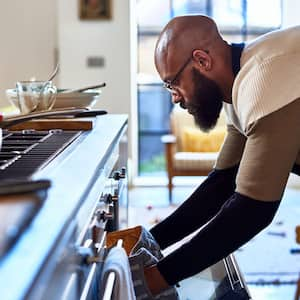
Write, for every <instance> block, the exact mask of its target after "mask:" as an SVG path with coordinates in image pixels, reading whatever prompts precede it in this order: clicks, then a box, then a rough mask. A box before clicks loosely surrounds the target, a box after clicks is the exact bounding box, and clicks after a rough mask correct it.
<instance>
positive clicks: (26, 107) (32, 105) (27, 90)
mask: <svg viewBox="0 0 300 300" xmlns="http://www.w3.org/2000/svg"><path fill="white" fill-rule="evenodd" d="M16 91H17V99H16V100H17V101H16V102H13V104H14V105H15V106H17V108H19V110H20V113H21V114H28V113H31V112H34V111H44V110H49V109H51V108H52V107H53V105H54V102H55V97H56V92H57V89H56V87H55V86H54V85H53V84H52V82H51V81H19V82H17V83H16Z"/></svg>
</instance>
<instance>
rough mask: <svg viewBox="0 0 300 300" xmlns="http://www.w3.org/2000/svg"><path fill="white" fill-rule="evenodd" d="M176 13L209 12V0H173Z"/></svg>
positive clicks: (176, 14)
mask: <svg viewBox="0 0 300 300" xmlns="http://www.w3.org/2000/svg"><path fill="white" fill-rule="evenodd" d="M173 11H174V15H175V16H178V15H187V14H207V0H173Z"/></svg>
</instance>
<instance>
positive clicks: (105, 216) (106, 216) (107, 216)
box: [97, 210, 113, 222]
mask: <svg viewBox="0 0 300 300" xmlns="http://www.w3.org/2000/svg"><path fill="white" fill-rule="evenodd" d="M97 218H98V220H99V221H103V222H105V221H109V220H112V219H113V213H112V212H109V213H108V212H106V211H104V210H102V211H101V212H97Z"/></svg>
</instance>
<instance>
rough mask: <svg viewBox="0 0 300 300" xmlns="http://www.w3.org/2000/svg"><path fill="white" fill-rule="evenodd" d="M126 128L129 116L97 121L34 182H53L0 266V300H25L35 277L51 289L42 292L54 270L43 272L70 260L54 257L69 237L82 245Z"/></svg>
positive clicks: (36, 174)
mask: <svg viewBox="0 0 300 300" xmlns="http://www.w3.org/2000/svg"><path fill="white" fill-rule="evenodd" d="M126 128H127V116H126V115H110V114H108V115H103V116H99V117H97V121H96V124H95V128H94V129H93V130H92V131H89V132H83V133H82V134H81V135H80V136H79V137H78V138H77V139H76V140H75V141H73V142H72V144H71V145H69V146H68V147H67V148H66V149H65V150H64V151H63V152H62V153H60V154H59V155H58V156H57V157H56V158H55V159H54V160H53V161H51V162H50V163H49V164H48V165H47V166H46V167H45V168H43V169H42V170H41V171H38V172H37V173H35V174H34V175H33V176H32V178H33V179H49V180H50V181H51V183H52V184H51V188H50V189H49V191H48V195H47V199H46V201H45V203H44V205H43V206H42V207H41V209H40V211H39V212H38V213H37V215H36V216H35V217H34V219H33V221H32V222H31V224H30V226H28V228H27V229H26V230H25V231H24V233H23V234H22V235H21V237H20V238H19V239H18V241H17V242H16V243H15V245H14V247H13V248H12V249H11V250H10V251H9V253H8V254H7V255H6V256H4V257H3V258H2V260H1V262H0V278H1V280H0V295H1V299H5V300H9V299H14V300H15V299H23V298H24V297H26V295H27V294H28V292H29V291H30V290H31V289H32V287H33V286H34V285H36V280H37V277H39V279H38V280H39V281H40V283H41V284H39V288H40V289H41V290H45V289H46V288H47V286H46V287H45V286H43V282H46V281H47V280H46V279H47V277H49V276H51V268H54V265H55V264H52V267H50V268H48V269H49V271H48V272H47V273H43V272H42V270H43V269H44V267H45V266H46V265H47V266H49V265H50V264H51V262H52V261H55V259H58V258H59V259H62V257H64V258H65V259H68V255H69V254H70V255H71V254H72V251H70V252H69V253H65V256H62V255H59V256H57V255H54V252H57V251H65V250H63V249H59V247H57V245H59V244H60V243H61V241H62V240H63V239H64V236H65V235H66V234H68V236H69V237H68V238H70V237H71V238H72V237H73V239H74V244H75V245H76V244H78V245H79V244H80V243H81V242H82V241H83V239H84V235H83V230H82V228H83V227H86V226H87V225H86V221H87V220H88V219H89V218H91V217H92V212H93V211H94V209H95V207H96V205H97V202H98V201H99V193H100V192H101V187H103V186H104V185H105V181H106V180H107V177H108V176H109V175H110V173H111V172H112V169H113V166H114V165H115V164H116V161H117V160H118V159H119V143H120V139H121V138H124V135H125V134H124V132H125V131H126ZM95 199H98V201H95ZM83 205H84V209H82V207H83ZM56 263H58V262H56ZM52 271H53V270H52ZM41 273H43V274H42V276H41ZM41 277H42V278H41ZM42 292H44V291H41V294H42ZM37 295H39V294H38V293H37Z"/></svg>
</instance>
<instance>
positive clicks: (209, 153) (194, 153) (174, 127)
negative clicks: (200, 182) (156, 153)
mask: <svg viewBox="0 0 300 300" xmlns="http://www.w3.org/2000/svg"><path fill="white" fill-rule="evenodd" d="M170 125H171V133H172V134H169V135H164V136H162V138H161V141H162V142H163V143H164V145H165V159H166V169H167V175H168V190H169V201H170V202H172V189H173V182H172V181H173V177H175V176H207V175H208V173H209V172H210V171H211V170H212V168H213V166H214V164H215V161H216V159H217V156H218V151H219V149H220V147H221V144H222V143H223V140H224V137H225V133H226V122H225V117H224V113H223V112H222V113H221V116H220V118H219V120H218V123H217V126H216V128H215V129H213V130H211V131H210V132H209V133H204V132H202V131H201V130H200V129H199V128H198V127H196V125H195V123H194V118H193V116H192V115H190V114H189V113H188V112H187V111H186V110H184V109H182V108H180V107H179V106H177V105H176V106H174V108H173V110H172V112H171V114H170Z"/></svg>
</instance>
